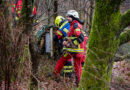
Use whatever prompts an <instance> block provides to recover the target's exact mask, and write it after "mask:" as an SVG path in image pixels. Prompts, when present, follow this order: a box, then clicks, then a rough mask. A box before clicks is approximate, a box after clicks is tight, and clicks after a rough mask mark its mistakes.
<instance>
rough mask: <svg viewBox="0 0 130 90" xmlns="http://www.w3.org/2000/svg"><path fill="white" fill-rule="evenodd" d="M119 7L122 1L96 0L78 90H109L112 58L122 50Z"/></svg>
mask: <svg viewBox="0 0 130 90" xmlns="http://www.w3.org/2000/svg"><path fill="white" fill-rule="evenodd" d="M120 4H121V0H105V1H104V0H96V4H95V12H94V18H93V23H92V29H91V32H90V36H89V41H88V48H87V55H86V61H85V65H84V70H83V72H82V78H81V83H80V86H79V90H109V89H110V80H111V74H112V65H113V57H114V55H115V52H116V50H117V47H118V46H119V39H118V38H117V37H116V35H117V33H118V31H119V30H120V28H121V25H120V24H121V17H122V16H121V14H120V10H119V7H120ZM129 22H130V19H129Z"/></svg>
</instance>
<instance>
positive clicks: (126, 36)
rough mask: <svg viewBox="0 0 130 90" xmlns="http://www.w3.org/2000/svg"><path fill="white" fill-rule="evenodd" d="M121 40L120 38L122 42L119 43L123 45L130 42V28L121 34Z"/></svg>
mask: <svg viewBox="0 0 130 90" xmlns="http://www.w3.org/2000/svg"><path fill="white" fill-rule="evenodd" d="M119 40H120V44H119V45H122V44H124V43H126V42H129V41H130V29H128V30H125V31H124V32H122V33H121V34H120V36H119Z"/></svg>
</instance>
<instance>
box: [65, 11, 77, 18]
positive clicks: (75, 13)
mask: <svg viewBox="0 0 130 90" xmlns="http://www.w3.org/2000/svg"><path fill="white" fill-rule="evenodd" d="M66 16H73V17H75V18H79V14H78V12H77V11H75V10H69V11H68V12H67V14H66Z"/></svg>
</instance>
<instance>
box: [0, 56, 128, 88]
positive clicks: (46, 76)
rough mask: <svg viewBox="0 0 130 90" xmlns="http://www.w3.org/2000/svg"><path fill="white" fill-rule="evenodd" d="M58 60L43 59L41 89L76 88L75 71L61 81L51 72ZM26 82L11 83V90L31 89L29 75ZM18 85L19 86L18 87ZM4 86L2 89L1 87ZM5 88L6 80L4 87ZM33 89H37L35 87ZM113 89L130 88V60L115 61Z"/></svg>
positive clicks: (39, 79) (38, 78)
mask: <svg viewBox="0 0 130 90" xmlns="http://www.w3.org/2000/svg"><path fill="white" fill-rule="evenodd" d="M56 62H57V61H54V60H52V59H49V58H47V59H43V60H42V62H41V63H40V66H39V72H38V73H37V75H36V76H37V80H38V86H39V88H40V89H39V90H76V88H77V87H76V85H75V76H74V73H73V75H72V78H67V77H64V76H60V77H59V78H60V81H59V82H58V81H55V79H54V76H53V75H51V73H52V72H53V70H54V67H55V65H56ZM25 77H26V78H25V79H24V80H25V81H26V83H25V82H13V83H11V89H10V90H29V88H28V87H29V86H28V85H27V82H29V81H28V80H29V78H27V77H28V76H27V75H26V76H25ZM16 87H17V88H16ZM1 88H2V89H1ZM1 88H0V90H5V89H4V81H3V82H2V87H1ZM33 90H37V89H35V88H33ZM111 90H130V62H128V61H121V62H115V63H114V66H113V70H112V81H111Z"/></svg>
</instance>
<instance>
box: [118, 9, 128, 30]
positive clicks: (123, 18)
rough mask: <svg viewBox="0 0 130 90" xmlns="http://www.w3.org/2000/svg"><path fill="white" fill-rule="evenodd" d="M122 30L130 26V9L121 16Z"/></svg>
mask: <svg viewBox="0 0 130 90" xmlns="http://www.w3.org/2000/svg"><path fill="white" fill-rule="evenodd" d="M120 25H121V30H123V29H124V28H126V27H127V26H129V25H130V9H129V10H128V11H127V12H126V13H125V14H123V15H122V16H121V22H120Z"/></svg>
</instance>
